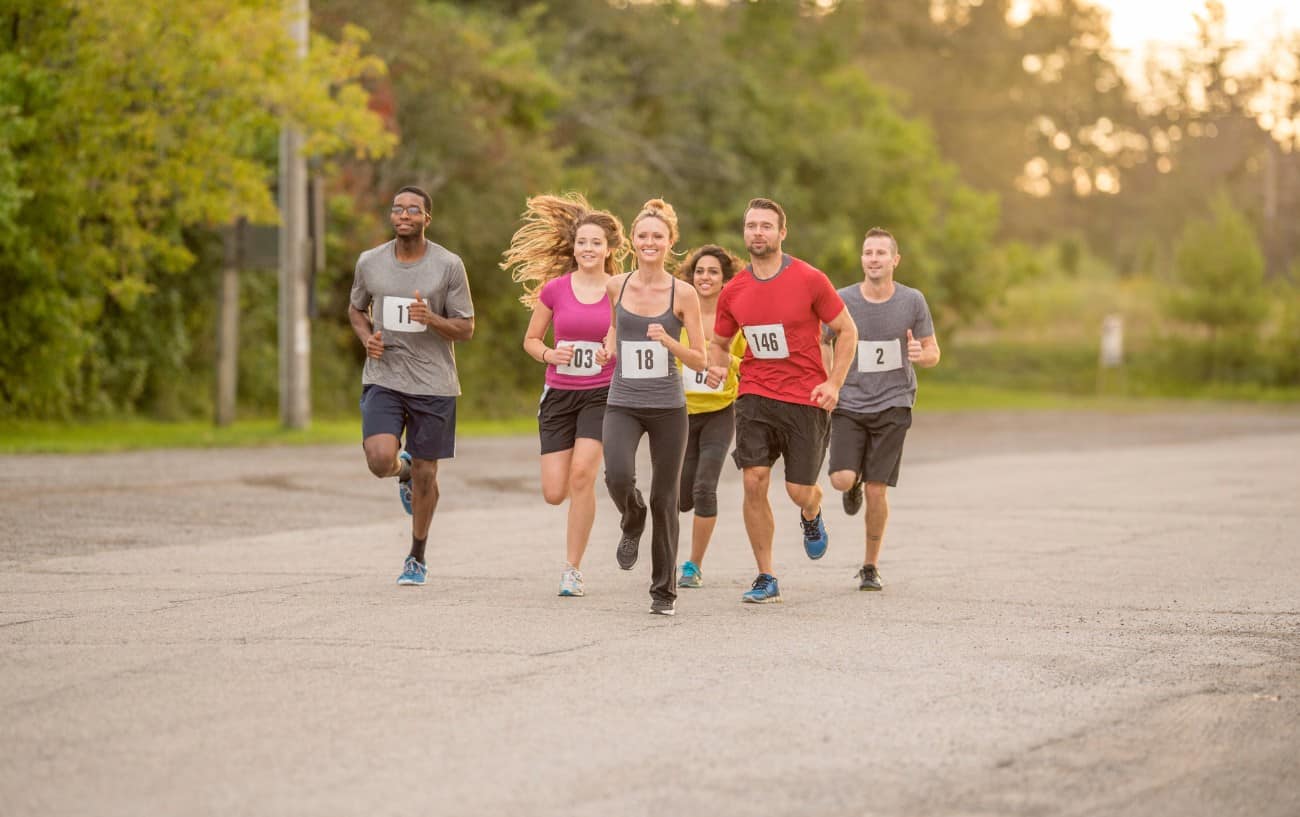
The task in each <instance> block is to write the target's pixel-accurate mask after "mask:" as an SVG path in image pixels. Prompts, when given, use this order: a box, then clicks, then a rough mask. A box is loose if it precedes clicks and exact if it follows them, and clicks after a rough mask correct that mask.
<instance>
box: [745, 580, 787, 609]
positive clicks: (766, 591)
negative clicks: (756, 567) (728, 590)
mask: <svg viewBox="0 0 1300 817" xmlns="http://www.w3.org/2000/svg"><path fill="white" fill-rule="evenodd" d="M740 600H741V601H745V602H749V603H750V604H779V603H780V602H781V588H779V587H777V586H776V576H772V575H770V574H767V573H759V574H758V578H757V579H754V586H753V587H752V588H750V589H749V590H746V591H745V595H743V596H741V597H740Z"/></svg>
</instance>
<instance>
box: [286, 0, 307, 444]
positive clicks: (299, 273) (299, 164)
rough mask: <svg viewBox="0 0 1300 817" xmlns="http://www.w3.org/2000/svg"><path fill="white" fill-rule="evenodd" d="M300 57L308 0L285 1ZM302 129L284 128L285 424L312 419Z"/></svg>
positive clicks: (292, 425)
mask: <svg viewBox="0 0 1300 817" xmlns="http://www.w3.org/2000/svg"><path fill="white" fill-rule="evenodd" d="M284 8H285V12H286V14H287V15H288V25H289V34H290V36H291V38H292V39H293V43H294V50H295V56H296V57H297V58H298V59H305V58H306V57H307V0H285V3H284ZM302 141H303V140H302V133H301V132H300V131H299V130H298V129H297V128H295V127H293V126H292V125H291V124H290V123H285V124H284V126H283V127H282V129H281V131H280V292H279V298H280V303H279V307H280V309H279V347H280V423H281V425H283V426H284V427H285V428H294V429H302V428H306V427H307V426H308V424H310V422H311V322H310V321H309V320H308V317H307V304H308V292H307V260H308V259H307V253H308V247H307V162H306V160H305V159H304V158H303V156H302Z"/></svg>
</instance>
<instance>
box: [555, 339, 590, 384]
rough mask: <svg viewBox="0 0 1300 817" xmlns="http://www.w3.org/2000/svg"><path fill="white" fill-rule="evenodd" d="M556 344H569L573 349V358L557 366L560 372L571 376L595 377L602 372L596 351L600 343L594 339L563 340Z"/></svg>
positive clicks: (557, 370)
mask: <svg viewBox="0 0 1300 817" xmlns="http://www.w3.org/2000/svg"><path fill="white" fill-rule="evenodd" d="M555 345H556V346H568V347H571V348H572V349H573V358H572V359H571V360H570V361H569V362H568V363H566V364H564V365H563V366H556V367H555V371H556V372H557V373H558V374H567V375H570V376H571V377H595V376H596V375H598V374H600V364H599V363H597V362H596V351H597V350H598V349H600V343H598V342H596V341H594V340H561V341H556V343H555Z"/></svg>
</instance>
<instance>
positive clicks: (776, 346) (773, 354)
mask: <svg viewBox="0 0 1300 817" xmlns="http://www.w3.org/2000/svg"><path fill="white" fill-rule="evenodd" d="M745 340H746V341H748V342H749V351H750V354H752V355H753V356H754V357H756V358H759V359H761V360H779V359H781V358H785V357H789V356H790V347H789V345H787V344H786V342H785V327H784V326H782V325H781V324H779V323H764V324H758V325H756V326H746V327H745Z"/></svg>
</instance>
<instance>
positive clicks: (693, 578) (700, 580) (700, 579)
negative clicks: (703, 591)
mask: <svg viewBox="0 0 1300 817" xmlns="http://www.w3.org/2000/svg"><path fill="white" fill-rule="evenodd" d="M677 586H678V587H703V586H704V574H703V573H701V572H700V568H699V565H697V564H695V562H692V561H691V560H690V559H687V560H686V561H685V562H683V563H682V577H681V578H680V579H678V580H677Z"/></svg>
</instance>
